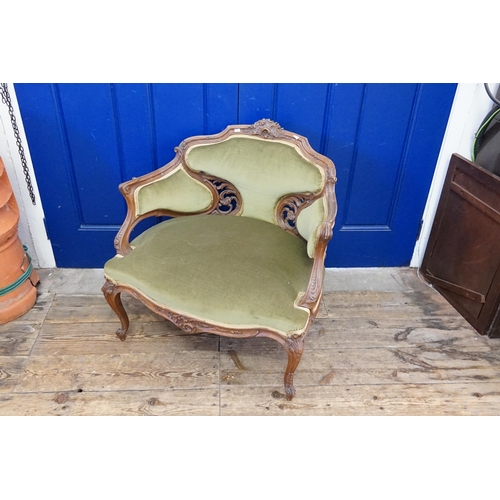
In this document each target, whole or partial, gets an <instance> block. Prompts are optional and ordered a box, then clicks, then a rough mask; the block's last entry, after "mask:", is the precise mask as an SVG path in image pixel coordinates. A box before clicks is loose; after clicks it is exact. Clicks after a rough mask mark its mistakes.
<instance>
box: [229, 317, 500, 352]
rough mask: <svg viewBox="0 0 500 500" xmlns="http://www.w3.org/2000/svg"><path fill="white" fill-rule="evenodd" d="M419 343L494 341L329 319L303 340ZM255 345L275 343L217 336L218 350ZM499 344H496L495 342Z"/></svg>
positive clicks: (308, 345)
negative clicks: (353, 325) (341, 323)
mask: <svg viewBox="0 0 500 500" xmlns="http://www.w3.org/2000/svg"><path fill="white" fill-rule="evenodd" d="M423 343H426V344H432V345H433V346H434V347H437V346H448V347H451V346H455V347H459V346H460V347H462V346H476V345H484V346H489V347H490V348H494V347H495V345H496V343H495V341H494V340H493V341H492V340H491V339H488V338H487V337H483V336H481V335H479V334H477V333H476V332H474V331H473V330H472V328H457V329H456V330H439V329H436V328H411V327H409V328H378V327H374V326H371V327H370V328H364V329H358V328H351V327H350V326H349V325H346V327H345V328H340V327H339V325H338V324H337V323H336V322H332V321H331V320H328V319H326V320H324V319H318V320H316V321H315V322H314V323H313V325H312V327H311V329H310V331H309V333H308V335H307V337H306V339H305V349H306V350H307V351H309V350H315V349H322V350H323V349H336V348H338V347H343V348H349V349H372V348H378V347H403V346H418V345H421V344H423ZM247 344H248V346H255V348H256V349H261V348H262V349H267V348H271V347H275V346H279V344H277V342H275V341H273V340H270V339H266V338H258V339H255V338H254V339H234V338H227V337H221V339H220V348H221V350H229V349H240V348H241V347H243V346H246V345H247ZM499 344H500V343H499Z"/></svg>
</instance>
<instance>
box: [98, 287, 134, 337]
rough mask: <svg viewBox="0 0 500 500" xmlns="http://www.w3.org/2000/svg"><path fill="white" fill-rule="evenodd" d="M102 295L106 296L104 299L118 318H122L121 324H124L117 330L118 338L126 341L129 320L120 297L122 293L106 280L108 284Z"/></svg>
mask: <svg viewBox="0 0 500 500" xmlns="http://www.w3.org/2000/svg"><path fill="white" fill-rule="evenodd" d="M102 293H103V294H104V297H105V299H106V300H107V302H108V304H109V305H110V307H111V309H113V311H115V313H116V315H117V316H118V318H120V322H121V324H122V327H121V328H118V330H116V336H117V337H118V338H119V339H120V340H125V337H126V336H127V331H128V326H129V320H128V315H127V312H126V311H125V309H124V307H123V304H122V300H121V297H120V295H121V293H120V292H118V291H117V289H116V286H115V285H114V284H113V283H112V282H111V281H109V280H106V282H105V283H104V285H103V287H102Z"/></svg>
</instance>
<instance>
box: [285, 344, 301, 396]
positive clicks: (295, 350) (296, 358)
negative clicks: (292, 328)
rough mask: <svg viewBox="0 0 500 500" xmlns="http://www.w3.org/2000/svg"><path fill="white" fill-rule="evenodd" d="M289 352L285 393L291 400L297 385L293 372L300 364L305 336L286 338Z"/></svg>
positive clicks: (286, 346) (286, 347)
mask: <svg viewBox="0 0 500 500" xmlns="http://www.w3.org/2000/svg"><path fill="white" fill-rule="evenodd" d="M284 346H285V349H286V352H287V354H288V363H287V365H286V370H285V394H286V399H288V401H291V400H292V399H293V397H294V396H295V387H294V386H293V374H294V373H295V370H296V369H297V366H299V363H300V359H301V358H302V352H303V351H304V337H296V338H286V339H285V343H284Z"/></svg>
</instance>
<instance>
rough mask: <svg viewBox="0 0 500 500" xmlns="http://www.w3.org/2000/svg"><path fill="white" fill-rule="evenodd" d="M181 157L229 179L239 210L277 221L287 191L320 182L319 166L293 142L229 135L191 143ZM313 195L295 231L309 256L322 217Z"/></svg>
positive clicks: (315, 189) (317, 186)
mask: <svg viewBox="0 0 500 500" xmlns="http://www.w3.org/2000/svg"><path fill="white" fill-rule="evenodd" d="M186 163H187V165H188V166H189V167H190V168H191V169H192V170H194V171H197V172H199V171H203V172H206V173H208V174H211V175H215V176H217V177H220V178H222V179H225V180H227V181H229V182H231V183H232V184H233V185H234V186H235V187H236V188H237V189H238V191H239V192H240V194H241V197H242V199H243V210H242V212H241V215H242V216H246V217H253V218H256V219H261V220H265V221H267V222H271V223H273V224H277V220H276V206H277V204H278V202H279V200H280V199H281V198H283V197H284V196H286V195H289V194H293V193H308V192H309V193H315V194H316V193H319V192H321V190H322V189H323V186H324V177H325V174H324V171H323V169H322V168H321V167H320V166H318V165H315V164H314V163H312V162H311V161H310V160H308V159H306V158H305V157H304V156H303V155H302V154H301V153H300V151H299V149H298V147H295V146H294V145H293V144H290V143H286V142H284V141H279V140H265V139H260V138H257V137H252V136H231V137H229V138H228V139H226V140H225V141H222V142H219V143H213V144H202V145H194V146H192V147H191V148H189V149H188V150H187V152H186ZM324 214H325V211H324V210H323V202H322V201H321V200H318V202H315V203H314V204H313V205H312V206H311V207H308V209H304V210H303V211H302V213H301V214H299V217H298V222H299V221H300V225H299V226H298V230H299V233H300V234H301V235H302V236H303V237H304V238H305V239H306V240H308V243H309V244H308V253H309V256H310V257H312V255H313V250H314V245H315V238H316V234H317V229H318V227H319V226H320V225H321V223H322V222H323V219H324Z"/></svg>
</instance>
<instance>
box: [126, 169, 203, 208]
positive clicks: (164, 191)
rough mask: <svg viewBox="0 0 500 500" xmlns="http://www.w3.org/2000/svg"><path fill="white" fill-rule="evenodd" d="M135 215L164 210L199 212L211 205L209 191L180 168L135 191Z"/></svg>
mask: <svg viewBox="0 0 500 500" xmlns="http://www.w3.org/2000/svg"><path fill="white" fill-rule="evenodd" d="M136 196H137V213H136V215H141V214H145V213H147V212H150V211H152V210H157V209H165V210H172V211H174V212H185V213H189V212H201V211H202V210H204V209H206V208H208V207H209V206H210V204H211V203H212V194H211V192H210V189H208V188H207V187H206V186H204V185H203V184H202V183H201V182H199V181H197V180H195V179H193V178H192V177H190V176H189V175H188V174H187V173H186V172H185V171H184V170H182V168H179V169H178V170H174V171H173V172H169V173H168V175H166V176H165V177H162V178H161V179H159V180H157V181H154V182H153V183H151V184H147V185H146V186H142V187H140V188H139V189H138V190H137V193H136Z"/></svg>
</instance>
